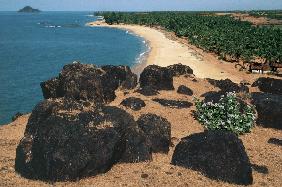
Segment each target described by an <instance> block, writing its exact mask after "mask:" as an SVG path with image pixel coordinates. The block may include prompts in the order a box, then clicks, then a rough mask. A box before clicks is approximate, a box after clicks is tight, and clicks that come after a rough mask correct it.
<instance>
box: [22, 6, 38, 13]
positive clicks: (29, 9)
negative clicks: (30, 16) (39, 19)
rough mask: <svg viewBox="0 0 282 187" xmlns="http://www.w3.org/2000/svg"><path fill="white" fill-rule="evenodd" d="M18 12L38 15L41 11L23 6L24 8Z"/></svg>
mask: <svg viewBox="0 0 282 187" xmlns="http://www.w3.org/2000/svg"><path fill="white" fill-rule="evenodd" d="M18 12H23V13H39V12H41V11H40V10H39V9H34V8H32V7H31V6H25V7H24V8H22V9H20V10H18Z"/></svg>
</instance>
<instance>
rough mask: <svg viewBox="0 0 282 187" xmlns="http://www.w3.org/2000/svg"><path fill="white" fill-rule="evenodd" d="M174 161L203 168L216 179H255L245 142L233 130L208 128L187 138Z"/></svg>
mask: <svg viewBox="0 0 282 187" xmlns="http://www.w3.org/2000/svg"><path fill="white" fill-rule="evenodd" d="M172 164H173V165H177V166H181V167H185V168H189V169H193V170H196V171H200V172H201V173H203V174H204V175H206V176H207V177H209V178H211V179H215V180H222V181H225V182H229V183H235V184H240V185H249V184H252V182H253V177H252V168H251V164H250V160H249V158H248V156H247V154H246V152H245V148H244V145H243V143H242V141H241V140H240V139H238V137H237V136H236V135H235V134H232V133H229V132H224V131H205V132H202V133H197V134H192V135H190V136H188V137H185V138H183V139H182V140H181V142H180V143H179V144H178V145H177V146H176V148H175V151H174V153H173V157H172Z"/></svg>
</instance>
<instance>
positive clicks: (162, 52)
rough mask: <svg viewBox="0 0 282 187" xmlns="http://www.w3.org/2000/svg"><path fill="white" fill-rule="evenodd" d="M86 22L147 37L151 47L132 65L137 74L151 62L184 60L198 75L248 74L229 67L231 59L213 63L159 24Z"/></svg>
mask: <svg viewBox="0 0 282 187" xmlns="http://www.w3.org/2000/svg"><path fill="white" fill-rule="evenodd" d="M86 25H87V26H90V27H108V28H116V29H122V30H127V31H129V32H132V33H134V34H136V35H137V36H138V37H142V38H144V39H145V40H146V42H148V44H149V47H150V51H149V52H148V54H147V58H146V59H145V60H144V61H143V63H140V64H137V65H136V66H134V67H133V71H134V73H136V74H140V73H141V72H142V70H143V69H144V68H145V67H146V66H148V65H153V64H154V65H158V66H162V67H166V66H169V65H173V64H178V63H181V64H184V65H187V66H190V67H191V68H192V69H193V70H194V74H195V76H196V77H198V78H212V79H217V80H220V79H227V78H228V79H230V80H232V81H233V82H236V83H239V82H241V81H242V80H244V76H245V75H243V74H242V73H240V72H238V70H237V69H235V68H234V67H230V66H231V64H230V63H229V64H228V65H226V66H227V67H224V65H223V64H222V63H218V62H219V60H215V59H216V58H214V59H213V61H217V62H213V63H211V62H210V61H209V58H210V57H207V58H206V59H205V58H203V57H202V56H201V54H198V52H197V51H196V50H195V49H194V48H193V47H191V46H189V45H186V44H184V43H182V42H179V41H177V40H172V39H171V38H169V37H167V36H166V33H164V31H161V30H158V29H156V28H151V27H147V26H140V25H127V24H119V25H108V24H107V23H105V22H103V21H94V22H90V23H87V24H86ZM226 64H227V63H226ZM232 66H233V65H232ZM244 74H246V73H244ZM246 76H247V74H246ZM248 77H249V76H248Z"/></svg>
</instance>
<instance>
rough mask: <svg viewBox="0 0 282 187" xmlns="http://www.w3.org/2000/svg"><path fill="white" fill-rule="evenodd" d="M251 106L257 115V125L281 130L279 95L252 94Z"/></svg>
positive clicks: (281, 106)
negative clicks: (254, 108) (253, 106)
mask: <svg viewBox="0 0 282 187" xmlns="http://www.w3.org/2000/svg"><path fill="white" fill-rule="evenodd" d="M252 104H253V105H255V107H256V110H257V113H258V119H257V124H258V125H261V126H263V127H268V128H275V129H280V130H282V100H281V95H275V94H269V93H252Z"/></svg>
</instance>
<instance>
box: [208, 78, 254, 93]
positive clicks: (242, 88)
mask: <svg viewBox="0 0 282 187" xmlns="http://www.w3.org/2000/svg"><path fill="white" fill-rule="evenodd" d="M206 80H207V81H208V82H209V83H210V84H211V85H213V86H215V87H218V88H220V89H221V91H223V92H249V88H248V87H247V86H246V85H244V84H236V83H234V82H232V81H231V80H230V79H225V80H215V79H209V78H207V79H206Z"/></svg>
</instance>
